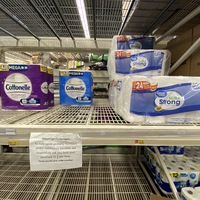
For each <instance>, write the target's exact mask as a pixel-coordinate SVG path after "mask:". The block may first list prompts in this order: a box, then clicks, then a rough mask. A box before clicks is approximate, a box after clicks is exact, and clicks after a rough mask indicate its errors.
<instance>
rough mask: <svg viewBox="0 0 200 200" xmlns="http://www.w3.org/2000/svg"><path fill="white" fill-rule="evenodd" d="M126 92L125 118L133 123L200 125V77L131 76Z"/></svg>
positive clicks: (123, 101)
mask: <svg viewBox="0 0 200 200" xmlns="http://www.w3.org/2000/svg"><path fill="white" fill-rule="evenodd" d="M122 91H123V94H122V95H121V97H120V98H122V104H121V105H120V106H122V107H123V114H122V117H123V118H124V119H125V120H127V121H129V122H132V123H143V124H145V123H199V122H200V102H199V101H197V99H200V77H192V78H191V77H172V76H151V77H146V76H127V77H126V78H124V81H123V84H122Z"/></svg>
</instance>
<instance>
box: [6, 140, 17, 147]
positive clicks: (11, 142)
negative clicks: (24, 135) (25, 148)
mask: <svg viewBox="0 0 200 200" xmlns="http://www.w3.org/2000/svg"><path fill="white" fill-rule="evenodd" d="M8 144H9V145H11V146H14V145H19V141H18V140H9V141H8Z"/></svg>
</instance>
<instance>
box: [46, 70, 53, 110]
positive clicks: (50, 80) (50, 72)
mask: <svg viewBox="0 0 200 200" xmlns="http://www.w3.org/2000/svg"><path fill="white" fill-rule="evenodd" d="M47 71H48V75H47V82H48V103H49V107H52V106H54V82H53V69H52V68H51V67H47Z"/></svg>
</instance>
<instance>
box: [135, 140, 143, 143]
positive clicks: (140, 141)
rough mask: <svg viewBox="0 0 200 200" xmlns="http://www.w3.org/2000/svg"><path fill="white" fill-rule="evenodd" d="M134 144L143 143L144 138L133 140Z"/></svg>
mask: <svg viewBox="0 0 200 200" xmlns="http://www.w3.org/2000/svg"><path fill="white" fill-rule="evenodd" d="M135 144H144V140H135Z"/></svg>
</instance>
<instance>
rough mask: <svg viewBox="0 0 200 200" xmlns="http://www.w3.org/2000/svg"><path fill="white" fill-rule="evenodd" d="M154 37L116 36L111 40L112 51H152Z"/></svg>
mask: <svg viewBox="0 0 200 200" xmlns="http://www.w3.org/2000/svg"><path fill="white" fill-rule="evenodd" d="M154 42H155V38H154V37H148V36H141V37H136V36H131V35H116V36H114V37H113V39H112V45H111V49H112V50H119V49H124V50H127V49H153V48H154Z"/></svg>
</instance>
